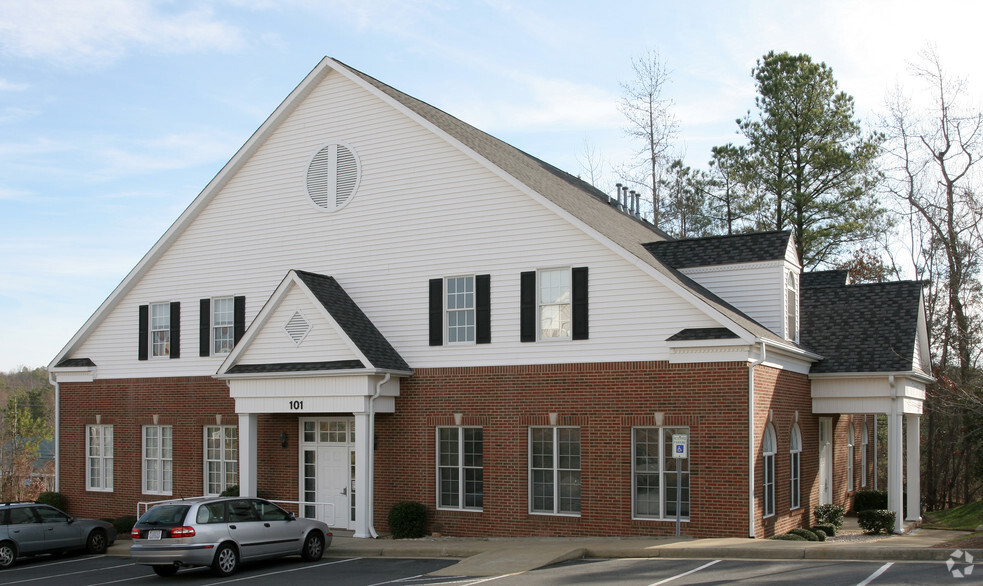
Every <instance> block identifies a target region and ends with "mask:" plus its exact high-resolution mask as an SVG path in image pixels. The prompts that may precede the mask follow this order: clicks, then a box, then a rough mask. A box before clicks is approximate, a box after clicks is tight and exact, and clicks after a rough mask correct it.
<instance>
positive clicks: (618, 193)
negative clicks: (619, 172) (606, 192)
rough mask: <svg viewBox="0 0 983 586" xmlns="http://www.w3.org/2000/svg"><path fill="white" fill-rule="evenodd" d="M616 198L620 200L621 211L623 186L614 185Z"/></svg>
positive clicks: (619, 207)
mask: <svg viewBox="0 0 983 586" xmlns="http://www.w3.org/2000/svg"><path fill="white" fill-rule="evenodd" d="M614 198H615V199H617V200H618V209H621V184H620V183H615V184H614Z"/></svg>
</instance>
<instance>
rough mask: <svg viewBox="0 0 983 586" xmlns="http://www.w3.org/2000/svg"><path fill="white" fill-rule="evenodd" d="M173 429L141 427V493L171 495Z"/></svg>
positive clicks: (160, 426)
mask: <svg viewBox="0 0 983 586" xmlns="http://www.w3.org/2000/svg"><path fill="white" fill-rule="evenodd" d="M173 433H174V431H173V428H172V427H171V426H170V425H144V426H143V492H144V493H145V494H171V490H172V488H171V487H172V480H173V476H172V474H173V456H174V453H173Z"/></svg>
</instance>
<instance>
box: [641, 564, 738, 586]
mask: <svg viewBox="0 0 983 586" xmlns="http://www.w3.org/2000/svg"><path fill="white" fill-rule="evenodd" d="M718 562H720V560H713V561H712V562H710V563H708V564H703V565H702V566H700V567H699V568H693V569H692V570H690V571H688V572H683V573H682V574H677V575H675V576H672V577H669V578H666V579H665V580H659V581H658V582H656V583H654V584H650V585H649V586H659V584H668V583H669V582H672V581H673V580H678V579H680V578H682V577H683V576H689V575H690V574H695V573H697V572H699V571H700V570H705V569H706V568H709V567H710V566H712V565H713V564H716V563H718Z"/></svg>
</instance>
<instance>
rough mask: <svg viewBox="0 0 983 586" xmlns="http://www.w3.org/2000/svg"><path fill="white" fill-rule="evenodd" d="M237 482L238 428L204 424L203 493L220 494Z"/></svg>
mask: <svg viewBox="0 0 983 586" xmlns="http://www.w3.org/2000/svg"><path fill="white" fill-rule="evenodd" d="M238 484H239V428H238V427H236V426H235V425H206V426H205V494H206V495H217V494H221V493H222V492H223V491H224V490H226V489H227V488H229V487H230V486H238Z"/></svg>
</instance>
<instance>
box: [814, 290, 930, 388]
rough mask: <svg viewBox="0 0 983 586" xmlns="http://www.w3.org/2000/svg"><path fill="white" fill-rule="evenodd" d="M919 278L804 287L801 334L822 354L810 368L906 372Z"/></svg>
mask: <svg viewBox="0 0 983 586" xmlns="http://www.w3.org/2000/svg"><path fill="white" fill-rule="evenodd" d="M922 287H923V283H922V282H921V281H897V282H891V283H874V284H866V285H845V286H832V287H809V288H804V289H802V301H801V303H802V314H801V315H802V317H801V329H800V333H799V339H800V341H801V343H802V345H804V346H806V347H807V348H809V349H810V350H813V351H815V352H817V353H819V354H821V355H822V356H823V360H821V361H819V362H818V363H817V364H815V365H813V367H812V370H811V372H812V373H817V374H818V373H859V372H909V371H912V370H914V368H915V364H914V356H915V348H916V346H915V344H916V339H917V336H918V328H919V312H920V311H921V303H922Z"/></svg>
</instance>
